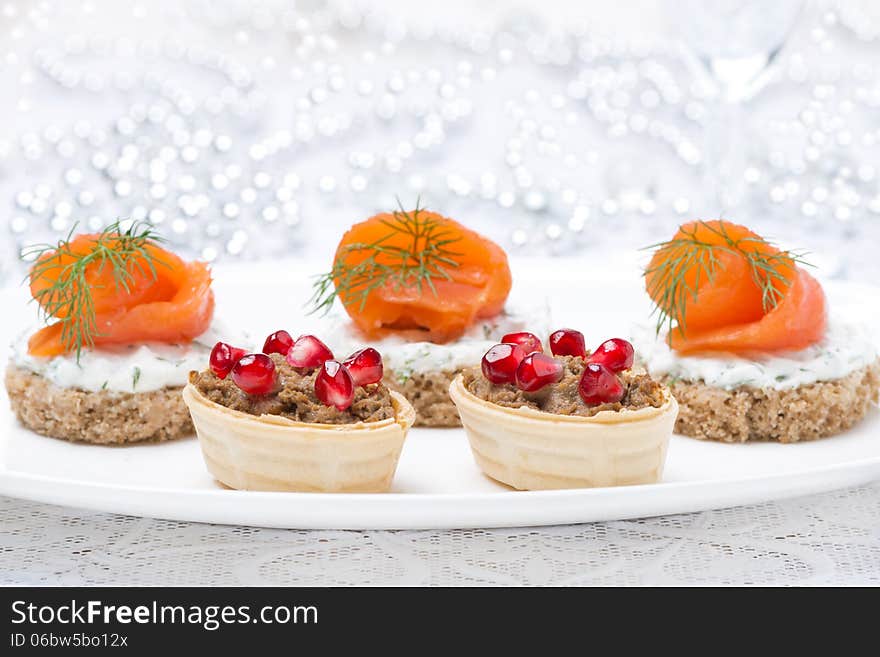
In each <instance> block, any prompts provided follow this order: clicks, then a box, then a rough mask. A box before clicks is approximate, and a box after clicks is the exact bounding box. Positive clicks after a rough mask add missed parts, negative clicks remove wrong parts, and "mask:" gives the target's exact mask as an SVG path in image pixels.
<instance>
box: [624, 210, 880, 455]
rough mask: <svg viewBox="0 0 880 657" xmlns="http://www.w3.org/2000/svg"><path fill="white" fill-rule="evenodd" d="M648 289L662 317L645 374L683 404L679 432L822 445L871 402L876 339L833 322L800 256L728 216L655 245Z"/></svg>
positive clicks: (645, 341)
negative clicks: (667, 387)
mask: <svg viewBox="0 0 880 657" xmlns="http://www.w3.org/2000/svg"><path fill="white" fill-rule="evenodd" d="M646 287H647V290H648V293H649V295H650V296H651V298H652V299H653V301H654V303H655V305H656V310H657V311H658V313H659V317H660V322H659V323H658V326H657V331H656V337H654V336H648V337H645V336H642V337H641V339H639V340H637V341H638V342H639V346H640V352H641V353H642V354H643V356H644V359H645V365H646V367H647V369H648V370H649V371H650V372H651V373H652V374H653V375H654V376H657V377H658V378H661V379H662V380H663V381H665V382H667V383H668V384H669V385H670V387H671V389H672V391H673V394H674V395H675V396H676V398H677V399H678V401H679V403H680V405H681V412H680V414H679V418H678V422H677V425H676V430H677V431H678V432H679V433H681V434H684V435H687V436H692V437H694V438H700V439H707V440H717V441H723V442H746V441H779V442H782V443H793V442H799V441H806V440H815V439H818V438H823V437H827V436H832V435H835V434H838V433H840V432H842V431H844V430H846V429H848V428H849V427H851V426H853V425H854V424H856V423H857V422H859V421H860V420H861V419H862V418H864V417H865V415H866V413H867V412H868V410H869V408H870V407H871V406H872V404H876V401H877V398H878V389H880V361H878V359H877V350H876V346H875V343H874V342H873V340H872V339H871V338H870V337H869V336H868V334H867V333H866V332H865V330H864V329H862V328H860V327H859V326H856V325H852V324H848V323H846V322H844V321H842V320H840V319H838V318H836V317H834V316H833V313H832V315H831V317H830V318H829V313H828V311H827V309H826V306H827V301H826V298H825V294H824V292H823V290H822V286H821V285H820V284H819V283H818V282H817V281H816V280H815V279H814V278H813V277H812V276H811V275H810V274H809V273H807V271H806V270H805V268H804V262H803V256H801V255H799V254H797V253H795V252H792V251H782V250H780V249H778V248H776V247H775V246H773V245H772V244H770V243H768V242H767V241H766V240H764V239H763V238H762V237H760V236H759V235H757V234H755V233H753V232H752V231H750V230H749V229H747V228H745V227H743V226H739V225H736V224H733V223H730V222H728V221H697V222H692V223H689V224H685V225H683V226H681V228H680V229H679V231H678V232H677V233H676V235H675V236H674V237H673V239H672V240H670V241H668V242H664V243H661V244H659V245H656V251H655V253H654V255H653V257H652V259H651V263H650V264H649V266H648V268H647V270H646Z"/></svg>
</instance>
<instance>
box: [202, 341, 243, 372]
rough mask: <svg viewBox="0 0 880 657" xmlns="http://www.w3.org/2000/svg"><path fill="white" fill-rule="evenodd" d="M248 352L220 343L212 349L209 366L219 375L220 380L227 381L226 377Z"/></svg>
mask: <svg viewBox="0 0 880 657" xmlns="http://www.w3.org/2000/svg"><path fill="white" fill-rule="evenodd" d="M246 353H247V352H246V351H245V350H244V349H239V348H238V347H233V346H232V345H229V344H226V343H225V342H218V343H217V344H215V345H214V348H213V349H211V356H210V357H209V358H208V366H209V367H210V368H211V371H212V372H213V373H214V374H216V375H217V378H219V379H225V378H226V375H227V374H229V373H230V372H231V371H232V368H233V367H234V366H235V364H236V363H237V362H238V361H239V360H240V359H241V357H242V356H244V355H245V354H246Z"/></svg>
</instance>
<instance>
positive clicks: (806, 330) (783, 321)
mask: <svg viewBox="0 0 880 657" xmlns="http://www.w3.org/2000/svg"><path fill="white" fill-rule="evenodd" d="M826 324H827V317H826V314H825V293H824V292H823V291H822V286H821V285H819V283H818V281H816V279H814V278H813V277H812V276H810V275H809V274H808V273H807V272H805V271H804V270H803V269H798V270H797V276H796V277H795V279H794V282H793V283H792V285H791V287H790V288H789V289H788V293H787V294H786V295H785V296H784V297H783V298H782V300H781V301H780V302H779V303H778V304H777V306H776V307H775V308H773V309H772V310H771V311H770V312H768V313H767V314H766V315H764V316H763V317H761V318H760V319H758V320H756V321H754V322H749V323H746V324H732V325H730V326H721V327H718V328H714V329H709V330H708V331H703V332H691V331H688V333H687V337H686V338H684V337H682V336H681V335H680V334H679V333H677V332H676V331H673V332H672V333H671V334H670V346H671V347H672V348H673V349H675V350H676V351H678V352H679V353H682V354H691V353H696V352H701V351H728V352H732V353H750V352H762V351H780V350H784V351H796V350H798V349H805V348H807V347H809V346H810V345H812V344H815V343H816V342H818V341H819V340H821V339H822V337H823V336H824V335H825V328H826Z"/></svg>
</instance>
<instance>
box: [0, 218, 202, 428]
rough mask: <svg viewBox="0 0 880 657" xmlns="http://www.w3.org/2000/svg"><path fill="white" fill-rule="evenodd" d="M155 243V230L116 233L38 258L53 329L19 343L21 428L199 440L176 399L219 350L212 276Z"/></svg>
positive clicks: (14, 375) (40, 251)
mask: <svg viewBox="0 0 880 657" xmlns="http://www.w3.org/2000/svg"><path fill="white" fill-rule="evenodd" d="M159 243H160V238H159V237H158V236H157V235H156V234H155V232H154V231H153V229H152V227H151V226H149V225H147V224H141V223H134V224H132V225H130V226H128V227H127V228H123V227H122V226H121V225H120V224H119V223H115V224H113V225H111V226H110V227H108V228H107V229H106V230H104V231H103V232H101V233H98V234H89V235H78V236H76V237H73V236H72V235H71V237H69V238H68V239H66V240H62V241H61V242H59V243H58V244H55V245H50V246H45V247H35V249H34V250H33V251H32V255H33V256H34V264H33V266H32V267H31V271H30V276H29V283H30V292H31V295H32V297H33V299H34V300H35V301H36V302H37V304H38V305H39V306H40V309H41V312H42V316H43V318H44V320H45V322H46V324H47V325H46V326H44V327H43V328H41V329H39V330H37V331H35V332H28V333H25V334H23V335H22V336H21V337H20V339H19V340H18V341H17V342H16V343H15V344H14V345H13V348H12V358H11V361H10V363H9V365H8V367H7V369H6V376H5V382H6V389H7V392H8V393H9V400H10V404H11V406H12V410H13V412H14V413H15V415H16V416H17V417H18V420H19V421H20V422H21V423H22V424H23V425H24V426H25V427H27V428H29V429H31V430H33V431H35V432H37V433H40V434H44V435H47V436H52V437H55V438H62V439H65V440H71V441H80V442H88V443H95V444H122V443H137V442H144V441H162V440H170V439H174V438H179V437H181V436H185V435H189V434H191V433H192V431H193V427H192V422H191V421H190V417H189V413H188V412H187V409H186V406H185V405H184V403H183V400H182V399H181V396H180V392H181V390H182V389H183V386H184V384H185V383H186V381H187V376H188V373H189V371H190V369H192V368H193V367H194V366H195V364H196V363H199V362H201V361H202V360H203V359H204V358H205V357H206V355H207V354H208V353H209V352H210V345H211V344H212V342H213V341H212V340H211V336H210V333H211V322H212V318H213V313H214V296H213V293H212V291H211V274H210V271H209V269H208V267H207V265H205V264H204V263H200V262H186V261H184V260H182V259H180V258H179V257H178V256H176V255H174V254H173V253H171V252H170V251H168V250H166V249H164V248H162V247H161V246H160V245H159Z"/></svg>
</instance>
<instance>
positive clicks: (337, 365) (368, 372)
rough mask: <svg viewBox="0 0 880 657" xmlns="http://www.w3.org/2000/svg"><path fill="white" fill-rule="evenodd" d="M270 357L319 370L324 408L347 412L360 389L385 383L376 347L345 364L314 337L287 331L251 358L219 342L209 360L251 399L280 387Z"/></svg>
mask: <svg viewBox="0 0 880 657" xmlns="http://www.w3.org/2000/svg"><path fill="white" fill-rule="evenodd" d="M269 354H281V355H283V356H284V359H285V360H286V361H287V362H288V363H289V364H290V366H291V367H295V368H297V369H298V370H313V369H319V368H320V371H319V372H318V374H317V376H316V377H315V395H316V396H317V397H318V399H319V400H320V401H321V403H322V404H325V405H327V406H335V407H336V408H337V409H338V410H340V411H344V410H345V409H347V408H348V407H350V406H351V404H352V402H353V401H354V391H355V388H357V387H358V386H366V385H369V384H372V383H379V382H380V381H381V380H382V374H383V369H382V356H381V355H380V354H379V352H378V351H376V350H375V349H373V348H372V347H367V348H366V349H360V350H358V351H356V352H354V353H353V354H351V356H349V357H348V358H346V359H345V360H344V361H342V362H339V361H338V360H335V359H334V357H333V352H332V351H331V350H330V348H329V347H328V346H327V345H325V344H324V343H323V342H321V341H320V340H319V339H318V338H316V337H315V336H314V335H301V336H300V337H298V338H297V339H296V340H294V339H293V338H292V337H291V336H290V333H288V332H287V331H275V332H274V333H272V334H271V335H270V336H269V337H267V338H266V341H265V342H264V343H263V351H262V353H258V354H249V353H247V351H245V350H244V349H239V348H238V347H233V346H232V345H229V344H226V343H225V342H218V343H217V344H215V345H214V348H213V349H212V350H211V356H210V358H209V360H208V364H209V367H210V368H211V371H212V372H213V373H214V374H215V375H216V376H217V377H218V378H220V379H225V378H226V377H227V376H229V374H230V373H231V374H232V381H233V382H234V383H235V385H237V386H238V387H239V388H240V389H241V390H242V391H243V392H245V393H247V394H249V395H267V394H269V393H271V392H273V391H274V390H275V389H276V388H277V386H278V376H277V374H276V372H275V362H274V361H273V360H272V359H271V358H270V357H269Z"/></svg>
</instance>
